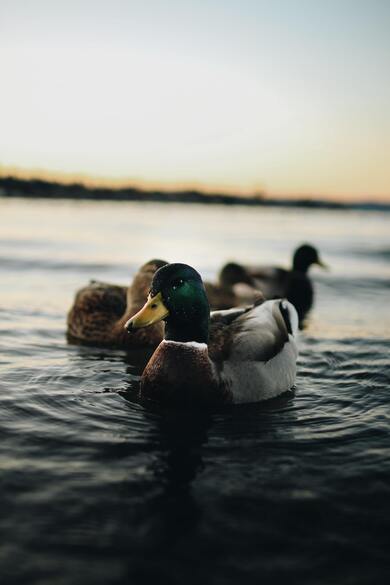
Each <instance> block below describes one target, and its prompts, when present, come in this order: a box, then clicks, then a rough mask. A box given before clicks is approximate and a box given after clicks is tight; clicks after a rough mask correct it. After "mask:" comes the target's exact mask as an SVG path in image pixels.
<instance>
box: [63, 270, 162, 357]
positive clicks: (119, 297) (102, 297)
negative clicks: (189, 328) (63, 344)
mask: <svg viewBox="0 0 390 585" xmlns="http://www.w3.org/2000/svg"><path fill="white" fill-rule="evenodd" d="M165 264H166V262H165V261H164V260H155V259H154V260H150V261H149V262H147V263H146V264H144V265H143V266H141V268H140V269H139V271H138V272H137V274H136V275H135V276H134V279H133V282H132V284H131V285H130V286H129V287H126V286H117V285H114V284H107V283H104V282H98V281H91V282H90V284H89V285H87V286H85V287H84V288H82V289H80V290H79V291H78V292H77V293H76V297H75V300H74V303H73V306H72V308H71V309H70V311H69V313H68V316H67V332H66V335H67V339H68V341H69V342H71V343H79V344H84V345H99V346H106V347H124V348H127V349H133V348H138V347H157V345H158V344H159V343H160V341H161V340H162V338H163V333H164V327H163V325H162V323H158V324H156V325H154V326H153V327H151V328H150V329H147V330H145V329H142V330H139V331H138V332H137V333H136V334H135V335H134V336H130V335H128V334H127V333H126V331H125V330H124V324H125V323H126V322H127V321H128V320H129V319H130V317H132V316H133V315H134V314H135V313H137V311H139V310H140V308H141V307H142V306H143V305H144V303H145V300H146V298H147V296H148V293H149V289H150V285H151V282H152V279H153V276H154V273H155V272H156V270H158V269H159V268H161V267H162V266H164V265H165Z"/></svg>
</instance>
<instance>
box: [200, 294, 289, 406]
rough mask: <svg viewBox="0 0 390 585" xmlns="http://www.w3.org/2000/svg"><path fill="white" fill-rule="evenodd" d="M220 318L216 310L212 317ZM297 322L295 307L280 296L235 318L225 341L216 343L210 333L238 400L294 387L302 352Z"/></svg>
mask: <svg viewBox="0 0 390 585" xmlns="http://www.w3.org/2000/svg"><path fill="white" fill-rule="evenodd" d="M233 316H234V313H231V315H230V317H231V318H232V317H233ZM216 318H217V319H218V315H217V314H213V316H212V321H213V319H216ZM297 326H298V318H297V314H296V311H295V309H294V307H293V306H292V305H291V304H290V303H288V302H287V301H284V300H283V301H282V300H280V299H279V300H276V301H266V302H264V303H262V304H261V305H258V306H257V307H254V308H253V309H250V310H246V311H244V312H241V314H237V315H236V316H235V318H232V321H231V323H230V325H229V326H227V328H226V331H225V335H224V340H223V344H222V343H221V339H220V338H219V339H218V343H217V347H216V346H215V345H214V343H215V342H214V340H213V337H212V336H210V343H209V351H210V357H211V358H212V359H213V361H214V363H215V366H216V369H217V375H218V376H219V378H220V380H221V383H222V384H223V385H224V386H225V387H226V389H227V390H228V391H229V392H230V393H231V394H232V396H233V400H234V402H254V401H258V400H265V399H267V398H272V397H273V396H277V395H278V394H281V393H282V392H285V391H287V390H289V389H290V388H291V387H292V385H293V384H294V380H295V374H296V358H297V355H298V352H297V347H296V343H295V339H294V337H295V335H296V332H297ZM289 331H290V332H289Z"/></svg>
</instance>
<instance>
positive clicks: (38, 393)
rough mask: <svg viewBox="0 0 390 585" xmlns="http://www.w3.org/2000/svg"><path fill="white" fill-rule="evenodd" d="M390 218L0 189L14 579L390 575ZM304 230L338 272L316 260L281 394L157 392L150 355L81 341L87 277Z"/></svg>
mask: <svg viewBox="0 0 390 585" xmlns="http://www.w3.org/2000/svg"><path fill="white" fill-rule="evenodd" d="M389 217H390V216H389V215H386V214H380V213H376V212H352V211H318V210H312V211H310V210H305V211H303V210H283V209H280V210H271V209H246V208H225V207H219V206H210V207H201V206H181V205H177V206H176V205H164V204H161V205H143V204H141V203H102V202H100V203H94V202H61V201H56V202H48V201H24V200H22V199H20V200H0V218H1V220H0V221H1V231H0V265H1V287H0V347H1V353H0V368H1V378H0V386H1V392H0V433H1V436H0V439H1V441H0V469H1V475H0V495H1V498H0V502H1V516H0V533H1V546H0V566H1V569H0V574H1V577H2V578H1V581H2V583H5V584H7V585H8V584H13V583H18V584H19V583H20V584H21V583H23V584H24V583H26V584H29V585H32V584H38V583H39V585H53V584H60V585H78V584H79V583H80V584H83V585H88V584H93V585H98V584H104V585H111V584H122V583H127V582H128V583H142V584H143V583H145V584H146V583H152V582H158V583H160V584H162V585H165V584H174V585H176V584H180V585H182V584H183V583H188V584H194V585H195V584H196V585H198V584H203V583H204V584H206V583H211V584H213V585H222V584H225V583H226V584H230V583H231V584H234V585H235V584H237V583H245V584H246V583H248V584H249V583H250V584H252V583H253V584H258V583H279V582H282V579H283V580H284V579H286V580H288V582H289V583H299V584H303V583H307V584H312V583H316V584H329V585H334V584H337V583H340V584H343V585H348V584H353V585H356V584H370V585H371V584H373V583H384V582H386V580H387V577H388V573H389V568H390V567H389V564H390V562H389V558H388V544H387V542H388V533H389V529H390V433H389V430H390V416H389V398H390V396H389V390H390V388H389V378H390V373H389V372H390V369H389V365H390V358H389V349H390V311H389V308H388V300H389V287H390V235H389V234H390V230H389ZM303 241H309V242H312V243H314V244H315V245H317V246H318V248H319V250H320V251H321V254H322V256H323V259H324V260H325V261H326V262H327V263H328V264H329V265H330V266H331V272H329V273H321V272H319V271H316V270H315V269H314V270H313V278H314V281H315V287H316V294H317V298H316V305H315V308H314V311H313V312H312V316H311V319H310V322H309V326H308V328H307V329H306V330H305V331H303V332H302V333H300V339H299V345H300V358H299V368H298V377H297V384H296V388H295V389H294V390H293V391H292V392H290V393H289V394H287V395H285V396H283V397H281V398H279V399H277V400H274V401H270V402H268V403H263V404H257V405H245V406H233V407H232V406H230V407H228V408H222V409H219V410H217V411H213V412H202V411H199V412H193V413H188V412H180V411H175V410H172V409H171V410H168V409H163V408H161V407H159V406H158V405H151V404H143V403H140V402H139V400H138V399H137V383H138V380H139V378H138V375H139V374H140V372H141V370H142V363H143V360H142V359H141V358H142V356H139V355H134V354H133V355H126V354H125V353H124V352H123V351H120V350H112V351H110V350H102V349H99V348H86V347H77V346H69V345H67V344H66V342H65V337H64V332H65V315H66V311H67V309H68V308H69V306H70V304H71V302H72V298H73V294H74V291H75V290H76V289H77V288H78V287H80V286H82V285H83V284H84V283H85V282H86V281H87V280H88V279H89V278H97V279H100V280H109V281H114V282H119V283H127V282H128V281H129V280H130V277H131V275H132V274H133V273H134V271H135V270H136V269H137V267H138V266H139V265H140V264H141V263H143V262H144V261H146V260H148V259H149V258H151V257H156V256H157V257H161V258H164V259H167V260H169V261H185V262H187V263H190V264H192V265H193V266H194V267H195V268H197V269H198V270H200V271H201V273H202V274H204V275H205V276H206V277H208V278H211V277H214V276H215V275H216V272H217V269H218V268H219V266H220V265H221V264H222V263H223V262H224V261H226V260H229V259H236V260H238V261H240V260H243V261H246V262H256V261H257V262H268V263H273V262H277V263H285V262H287V261H288V259H289V257H290V254H291V250H292V249H293V248H294V247H295V246H296V245H297V244H299V243H300V242H303ZM386 541H387V542H386Z"/></svg>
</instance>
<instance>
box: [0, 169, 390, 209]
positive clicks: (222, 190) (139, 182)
mask: <svg viewBox="0 0 390 585" xmlns="http://www.w3.org/2000/svg"><path fill="white" fill-rule="evenodd" d="M0 177H1V178H6V177H12V178H16V179H22V180H26V181H33V180H38V181H39V180H41V181H46V182H54V183H59V184H63V185H71V184H81V185H83V186H84V187H86V188H92V189H99V188H101V189H104V188H106V189H107V188H108V189H113V190H119V189H126V188H127V189H129V188H132V189H138V190H140V191H161V192H172V191H173V192H180V191H181V192H182V191H196V192H199V193H203V194H204V195H230V196H235V197H242V198H243V199H248V198H262V199H264V200H267V199H276V200H291V201H294V200H306V201H325V202H326V201H329V202H334V203H352V204H353V203H380V204H382V203H387V204H390V191H389V194H388V195H379V196H375V195H370V194H366V195H351V196H345V195H344V196H343V195H334V194H323V193H320V192H319V193H318V194H315V192H314V191H311V192H310V193H305V192H303V193H299V192H296V191H294V192H289V193H277V192H269V191H267V190H266V189H264V188H262V189H260V188H253V189H244V188H242V187H241V188H240V187H236V186H232V185H225V184H217V185H216V184H207V183H202V182H201V181H195V180H194V181H148V180H147V179H135V178H131V177H108V176H101V175H91V174H89V173H80V172H66V171H53V170H48V169H42V168H32V169H27V168H22V167H18V166H13V165H12V166H9V165H7V166H5V165H1V164H0Z"/></svg>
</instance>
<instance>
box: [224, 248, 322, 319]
mask: <svg viewBox="0 0 390 585" xmlns="http://www.w3.org/2000/svg"><path fill="white" fill-rule="evenodd" d="M312 264H317V265H318V266H321V267H322V268H327V266H326V264H324V262H322V260H321V259H320V257H319V254H318V252H317V250H316V249H315V248H314V247H313V246H311V245H310V244H304V245H302V246H299V248H297V249H296V250H295V252H294V256H293V261H292V267H291V269H290V270H286V269H285V268H280V267H279V266H269V267H267V266H256V267H254V266H252V267H251V266H246V267H242V269H243V271H244V273H246V276H247V277H249V278H251V279H252V280H253V283H254V286H256V287H257V288H259V289H260V290H261V291H262V292H263V294H264V296H265V298H266V299H277V298H286V299H287V300H289V301H290V302H291V303H292V304H293V305H294V307H295V308H296V310H297V313H298V318H299V325H300V327H301V326H302V325H303V321H304V318H305V316H306V314H307V313H308V311H309V310H310V309H311V307H312V305H313V300H314V290H313V285H312V282H311V280H310V277H309V275H308V271H309V268H310V266H311V265H312ZM230 266H231V265H230V264H226V265H225V266H224V267H223V269H222V271H221V274H220V278H223V274H224V272H226V271H228V272H230ZM236 274H238V273H237V272H236ZM236 282H239V281H238V280H237V281H236Z"/></svg>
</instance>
